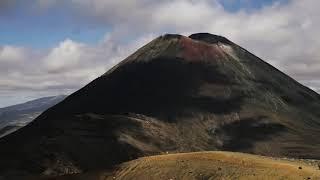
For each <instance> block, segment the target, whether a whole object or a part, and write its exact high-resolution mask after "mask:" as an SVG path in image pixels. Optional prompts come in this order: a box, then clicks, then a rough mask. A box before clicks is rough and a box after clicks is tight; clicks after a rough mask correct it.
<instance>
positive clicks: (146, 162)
mask: <svg viewBox="0 0 320 180" xmlns="http://www.w3.org/2000/svg"><path fill="white" fill-rule="evenodd" d="M299 167H301V169H300V168H299ZM105 176H108V177H105ZM104 177H105V178H104ZM100 179H167V180H169V179H172V180H173V179H246V180H247V179H320V170H318V169H317V167H315V166H311V165H308V164H306V163H303V162H301V161H287V160H280V159H271V158H267V157H262V156H257V155H249V154H244V153H233V152H221V151H217V152H198V153H180V154H169V155H160V156H151V157H144V158H140V159H138V160H135V161H130V162H128V163H124V164H123V165H121V167H120V168H119V169H118V170H117V171H115V172H113V175H111V176H110V174H109V175H103V174H101V176H100Z"/></svg>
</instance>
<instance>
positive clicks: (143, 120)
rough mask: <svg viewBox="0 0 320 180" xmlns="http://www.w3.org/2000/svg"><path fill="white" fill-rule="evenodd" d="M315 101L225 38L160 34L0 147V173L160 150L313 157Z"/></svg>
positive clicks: (317, 121)
mask: <svg viewBox="0 0 320 180" xmlns="http://www.w3.org/2000/svg"><path fill="white" fill-rule="evenodd" d="M319 109H320V95H319V94H317V93H316V92H314V91H312V90H310V89H308V88H306V87H304V86H303V85H301V84H299V83H298V82H296V81H295V80H293V79H292V78H290V77H289V76H287V75H285V74H284V73H282V72H280V71H279V70H277V69H276V68H274V67H272V66H271V65H269V64H268V63H266V62H264V61H263V60H261V59H260V58H258V57H256V56H254V55H253V54H251V53H249V52H248V51H247V50H245V49H243V48H241V47H240V46H238V45H236V44H234V43H233V42H231V41H229V40H228V39H226V38H224V37H221V36H217V35H212V34H207V33H199V34H193V35H191V36H189V37H185V36H181V35H171V34H168V35H164V36H160V37H158V38H156V39H155V40H153V41H151V42H150V43H148V44H147V45H145V46H144V47H142V48H140V49H139V50H138V51H136V52H135V53H134V54H132V55H130V56H129V57H128V58H126V59H125V60H123V61H122V62H120V63H119V64H118V65H116V66H115V67H113V68H112V69H110V70H109V71H108V72H106V73H105V74H104V75H102V76H100V77H98V78H97V79H95V80H94V81H92V82H91V83H89V84H88V85H86V86H85V87H83V88H82V89H80V90H79V91H77V92H75V93H74V94H72V95H70V96H69V97H67V98H66V99H65V100H64V101H62V102H61V103H59V104H57V105H56V106H54V107H52V108H50V109H49V110H47V111H46V112H44V113H43V114H41V115H40V116H39V117H38V118H37V119H36V120H34V121H33V122H32V123H30V124H29V125H28V126H26V127H24V128H22V129H20V130H18V131H17V132H15V133H13V134H10V135H8V136H6V137H4V138H3V139H1V140H0V159H1V162H0V174H2V175H10V174H21V175H24V174H46V175H48V174H49V175H55V174H68V173H76V172H82V171H88V170H94V169H100V168H107V167H113V166H114V165H117V164H119V163H121V162H125V161H128V160H131V159H135V158H137V157H140V156H145V155H154V154H161V153H165V152H193V151H208V150H228V151H240V152H249V153H255V154H262V155H269V156H288V157H299V158H318V159H319V158H320V151H319V148H320V139H319V138H317V137H319V136H320V130H319V129H320V113H319Z"/></svg>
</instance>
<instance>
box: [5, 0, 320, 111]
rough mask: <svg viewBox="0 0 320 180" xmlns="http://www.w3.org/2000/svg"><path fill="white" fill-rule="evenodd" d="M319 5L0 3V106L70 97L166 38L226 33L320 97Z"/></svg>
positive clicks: (305, 0)
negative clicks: (159, 38)
mask: <svg viewBox="0 0 320 180" xmlns="http://www.w3.org/2000/svg"><path fill="white" fill-rule="evenodd" d="M319 7H320V1H319V0H161V1H159V0H116V1H115V0H90V1H89V0H68V1H65V0H28V1H26V0H0V107H4V106H7V105H11V104H16V103H20V102H23V101H26V100H31V99H34V98H38V97H43V96H48V95H58V94H69V93H71V92H74V91H75V90H77V89H79V88H80V87H82V86H83V85H85V84H87V83H88V82H90V81H91V80H93V79H94V78H96V77H98V76H99V75H101V74H103V73H104V72H105V71H106V70H108V69H109V68H111V67H112V66H113V65H115V64H116V63H118V62H119V61H121V60H122V59H123V58H125V57H126V56H128V55H129V54H131V53H132V52H134V51H135V50H136V49H137V48H139V47H140V46H142V45H144V44H145V43H147V42H148V41H150V40H152V39H153V38H155V37H157V36H159V35H161V34H165V33H179V34H183V35H189V34H192V33H195V32H210V33H213V34H219V35H223V36H225V37H227V38H229V39H230V40H232V41H233V42H235V43H237V44H239V45H241V46H243V47H244V48H246V49H248V50H249V51H251V52H253V53H254V54H256V55H258V56H259V57H261V58H262V59H264V60H266V61H267V62H269V63H271V64H272V65H274V66H276V67H277V68H278V69H280V70H282V71H284V72H285V73H287V74H289V75H290V76H292V77H294V78H295V79H296V80H298V81H299V82H301V83H302V84H304V85H307V86H308V87H310V88H312V89H314V90H316V91H318V92H320V79H319V77H320V38H319V35H320V34H319V32H320V11H319Z"/></svg>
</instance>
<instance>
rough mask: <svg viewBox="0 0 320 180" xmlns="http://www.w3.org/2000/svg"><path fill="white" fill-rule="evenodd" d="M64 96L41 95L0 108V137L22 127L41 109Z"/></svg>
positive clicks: (45, 108)
mask: <svg viewBox="0 0 320 180" xmlns="http://www.w3.org/2000/svg"><path fill="white" fill-rule="evenodd" d="M65 97H66V96H65V95H59V96H51V97H43V98H39V99H36V100H32V101H28V102H26V103H22V104H17V105H13V106H9V107H4V108H0V138H1V137H3V136H5V135H7V134H9V133H12V132H14V131H16V130H17V129H19V128H21V127H24V126H25V125H27V124H28V123H30V122H31V121H32V120H34V119H35V118H36V117H38V116H39V115H40V114H41V113H42V112H43V111H45V110H47V109H48V108H50V107H52V106H54V105H56V104H57V103H59V102H61V101H62V100H63V99H64V98H65Z"/></svg>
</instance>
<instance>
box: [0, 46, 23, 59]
mask: <svg viewBox="0 0 320 180" xmlns="http://www.w3.org/2000/svg"><path fill="white" fill-rule="evenodd" d="M23 54H24V52H23V49H22V48H18V47H14V46H3V47H0V62H1V63H17V62H19V61H21V60H22V59H23V58H24V56H23Z"/></svg>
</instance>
